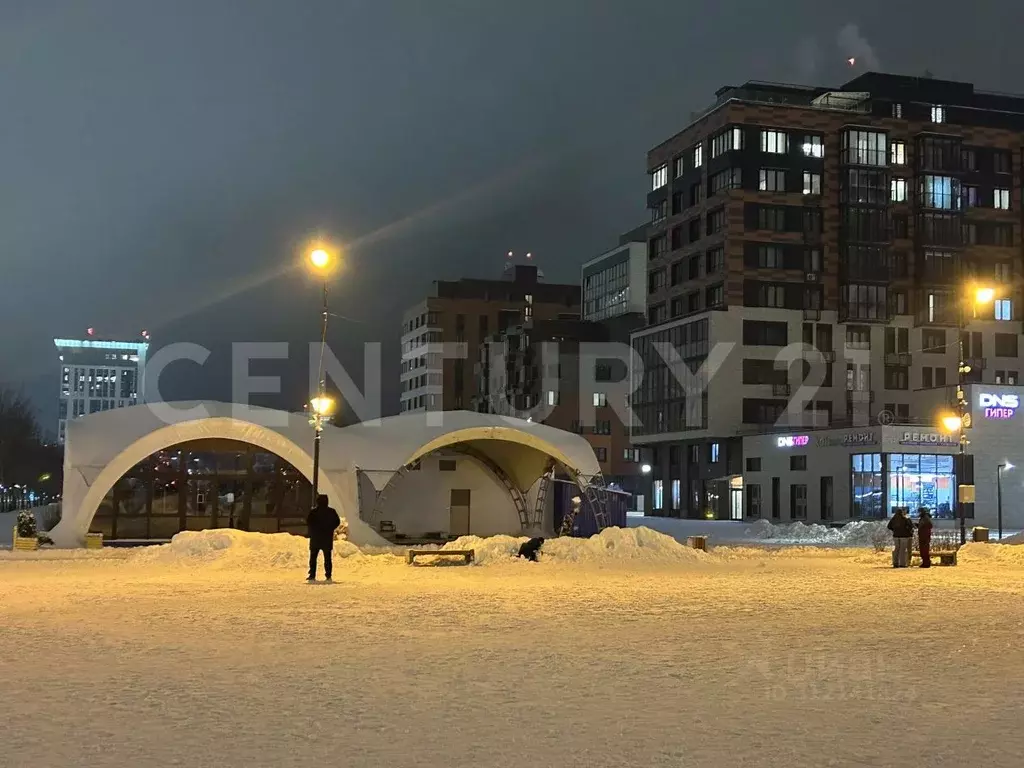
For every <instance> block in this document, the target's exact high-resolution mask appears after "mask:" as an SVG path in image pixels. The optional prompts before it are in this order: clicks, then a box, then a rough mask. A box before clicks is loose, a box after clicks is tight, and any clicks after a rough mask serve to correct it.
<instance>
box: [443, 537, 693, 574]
mask: <svg viewBox="0 0 1024 768" xmlns="http://www.w3.org/2000/svg"><path fill="white" fill-rule="evenodd" d="M525 541H527V539H526V538H514V537H512V536H490V537H488V538H485V539H482V538H479V537H477V536H463V537H461V538H459V539H456V540H455V541H452V542H449V543H448V544H445V545H444V546H443V547H442V549H449V550H450V549H472V550H474V551H475V560H476V562H477V563H478V564H480V565H488V564H494V563H499V562H508V561H509V560H512V559H515V558H517V557H518V554H519V546H520V545H521V544H522V543H523V542H525ZM706 557H707V554H706V553H704V552H699V551H697V550H695V549H691V548H690V547H687V546H685V545H683V544H680V543H679V542H678V541H676V540H675V539H673V538H672V537H671V536H666V535H665V534H663V533H659V532H658V531H654V530H651V529H650V528H605V529H604V530H603V531H601V532H600V533H599V534H597V535H595V536H591V537H590V538H589V539H577V538H572V537H568V536H561V537H558V538H554V539H547V540H545V542H544V546H543V547H541V550H540V560H541V562H562V563H604V562H615V561H633V562H635V561H648V562H659V563H671V562H694V561H696V560H703V559H704V558H706ZM523 562H525V561H523Z"/></svg>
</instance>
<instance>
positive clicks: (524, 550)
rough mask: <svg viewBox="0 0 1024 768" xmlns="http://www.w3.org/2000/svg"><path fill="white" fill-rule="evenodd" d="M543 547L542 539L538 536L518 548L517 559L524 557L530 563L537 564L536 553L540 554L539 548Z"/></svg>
mask: <svg viewBox="0 0 1024 768" xmlns="http://www.w3.org/2000/svg"><path fill="white" fill-rule="evenodd" d="M543 545H544V539H543V538H542V537H540V536H538V537H537V538H535V539H530V540H529V541H525V542H523V544H522V545H521V546H520V547H519V557H525V558H526V559H527V560H529V561H530V562H533V563H536V562H537V553H538V552H540V548H541V547H542V546H543Z"/></svg>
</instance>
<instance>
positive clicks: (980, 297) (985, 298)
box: [974, 288, 996, 304]
mask: <svg viewBox="0 0 1024 768" xmlns="http://www.w3.org/2000/svg"><path fill="white" fill-rule="evenodd" d="M995 296H996V292H995V290H994V289H992V288H978V289H977V290H976V291H975V292H974V300H975V301H976V302H977V303H978V304H988V303H989V302H990V301H992V299H994V298H995Z"/></svg>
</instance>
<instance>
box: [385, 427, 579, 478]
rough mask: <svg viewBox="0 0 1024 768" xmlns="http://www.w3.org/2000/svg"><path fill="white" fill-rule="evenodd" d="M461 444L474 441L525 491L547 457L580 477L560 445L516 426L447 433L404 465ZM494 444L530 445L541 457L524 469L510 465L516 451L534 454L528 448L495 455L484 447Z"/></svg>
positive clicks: (420, 449) (535, 454)
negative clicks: (527, 450)
mask: <svg viewBox="0 0 1024 768" xmlns="http://www.w3.org/2000/svg"><path fill="white" fill-rule="evenodd" d="M459 443H471V444H474V445H475V446H477V447H478V448H479V449H480V450H481V452H483V453H487V454H488V455H489V458H490V459H491V460H492V461H494V462H495V463H496V464H497V465H499V466H500V467H501V468H502V470H504V471H505V473H506V474H507V475H508V476H509V477H511V478H512V479H513V480H515V481H516V483H517V484H518V485H519V487H520V488H521V489H523V490H525V489H527V488H529V487H530V486H531V485H533V483H534V482H535V481H536V479H537V478H538V477H540V475H541V474H542V469H543V466H544V465H545V464H546V463H547V459H548V458H552V459H554V460H555V461H557V462H558V463H559V464H561V465H562V466H563V467H564V468H565V469H566V470H567V471H568V472H569V473H570V474H571V475H572V476H573V477H574V478H577V477H579V476H580V472H579V469H578V468H577V467H575V466H574V465H573V462H572V461H571V460H570V459H569V457H568V456H567V455H566V454H565V453H564V452H563V451H562V450H561V449H560V448H558V447H557V446H555V445H553V444H552V443H551V442H549V441H547V440H545V439H543V438H541V437H538V436H537V435H534V434H531V433H530V432H526V431H524V430H522V429H516V428H515V427H492V426H487V427H467V428H464V429H457V430H453V431H451V432H446V433H445V434H443V435H439V436H438V437H436V438H434V439H433V440H430V441H429V442H427V443H424V444H423V445H421V446H420V447H419V448H418V449H416V451H414V452H413V454H412V455H411V456H410V457H409V458H408V459H406V460H405V461H404V462H403V463H404V465H405V466H408V465H410V464H413V463H414V462H416V461H418V460H419V459H421V458H423V457H424V456H427V455H428V454H430V453H433V452H434V451H437V450H440V449H441V448H447V447H452V446H456V445H458V444H459ZM495 443H497V444H501V443H504V444H506V445H509V444H511V445H513V446H521V447H522V448H530V449H532V450H533V451H534V452H536V453H534V454H533V455H532V457H536V456H537V454H539V455H540V456H541V457H542V459H541V460H539V461H529V465H530V466H528V467H524V468H522V469H521V468H519V467H516V466H508V465H509V464H510V463H514V461H515V458H516V457H517V454H518V455H519V456H522V457H524V458H527V457H531V454H530V453H529V452H525V451H508V450H501V451H500V455H492V454H493V453H494V452H493V451H488V450H487V449H486V448H483V447H482V446H484V445H487V444H492V445H493V444H495ZM532 457H531V458H532Z"/></svg>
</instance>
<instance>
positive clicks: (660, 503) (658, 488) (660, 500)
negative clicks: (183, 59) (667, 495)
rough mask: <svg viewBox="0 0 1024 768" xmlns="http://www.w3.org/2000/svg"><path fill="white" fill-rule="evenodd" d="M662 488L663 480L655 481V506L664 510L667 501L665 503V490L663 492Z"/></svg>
mask: <svg viewBox="0 0 1024 768" xmlns="http://www.w3.org/2000/svg"><path fill="white" fill-rule="evenodd" d="M662 486H663V484H662V481H661V480H655V481H654V504H653V506H654V508H655V509H663V508H664V503H665V501H664V490H663V487H662Z"/></svg>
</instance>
